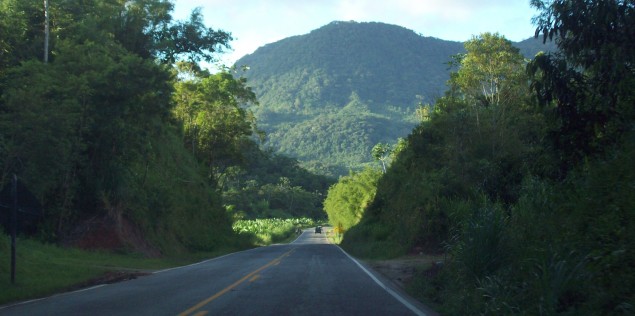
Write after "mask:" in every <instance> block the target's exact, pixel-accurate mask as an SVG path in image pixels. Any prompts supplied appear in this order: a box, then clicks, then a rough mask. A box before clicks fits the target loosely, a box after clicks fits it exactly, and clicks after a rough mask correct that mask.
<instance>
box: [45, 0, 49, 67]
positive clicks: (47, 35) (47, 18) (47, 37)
mask: <svg viewBox="0 0 635 316" xmlns="http://www.w3.org/2000/svg"><path fill="white" fill-rule="evenodd" d="M48 62H49V1H48V0H44V63H45V64H46V63H48Z"/></svg>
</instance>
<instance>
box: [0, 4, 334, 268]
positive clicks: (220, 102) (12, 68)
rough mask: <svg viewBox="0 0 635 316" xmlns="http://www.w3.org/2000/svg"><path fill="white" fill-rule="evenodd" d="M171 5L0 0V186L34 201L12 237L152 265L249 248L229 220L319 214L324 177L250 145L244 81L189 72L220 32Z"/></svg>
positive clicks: (224, 42) (222, 43)
mask: <svg viewBox="0 0 635 316" xmlns="http://www.w3.org/2000/svg"><path fill="white" fill-rule="evenodd" d="M45 3H46V2H45ZM172 10H173V4H172V3H171V2H170V1H167V0H133V1H108V0H89V1H50V4H49V6H48V7H46V8H45V7H44V6H43V3H42V1H36V0H0V187H2V188H3V189H4V191H5V192H10V191H11V189H10V188H11V183H12V179H14V176H15V177H17V179H18V181H19V183H20V186H19V187H20V188H21V190H22V191H24V192H19V193H18V194H20V195H25V196H26V195H27V194H29V193H27V192H30V195H29V196H32V197H33V199H35V200H37V201H38V203H37V204H39V205H41V207H38V210H39V209H40V208H41V214H36V212H35V211H36V210H31V211H33V212H31V214H29V213H28V212H20V219H19V221H18V222H19V226H20V233H27V232H30V233H31V234H34V237H36V238H38V239H39V240H41V241H46V242H54V243H57V244H64V245H71V246H79V247H86V248H105V249H116V250H123V251H131V252H141V253H144V254H146V255H151V256H157V255H160V254H175V253H181V252H183V251H217V250H219V249H225V248H227V249H236V247H244V246H249V241H248V240H246V239H241V238H238V236H237V235H236V234H235V233H234V232H233V230H232V222H233V220H234V219H235V218H245V217H250V218H253V217H271V216H273V215H274V214H275V215H280V216H293V215H295V216H314V217H319V216H321V212H320V209H321V201H322V193H323V192H325V190H326V188H327V187H328V186H329V184H330V182H329V181H330V180H329V179H327V178H325V177H321V176H314V175H312V174H310V173H309V172H307V171H306V170H304V169H301V168H299V166H298V163H297V161H295V160H294V159H290V158H286V157H283V156H280V155H275V154H273V153H270V152H264V151H262V150H260V148H259V146H258V141H257V137H256V136H257V135H259V134H261V133H260V131H258V130H257V129H256V127H255V122H254V117H253V114H252V113H251V112H250V111H249V110H247V109H245V108H244V107H243V106H244V105H245V104H257V99H256V96H255V95H254V93H253V92H252V91H251V89H250V88H248V87H247V86H246V81H245V80H244V78H234V76H233V75H232V74H231V73H230V72H229V70H227V71H222V72H219V73H216V74H211V73H209V72H207V71H203V70H201V69H200V68H199V67H198V66H197V64H198V62H201V61H207V62H214V59H215V55H216V54H219V53H222V51H223V50H225V49H227V48H228V47H229V43H230V41H231V40H232V38H231V36H230V34H229V33H227V32H225V31H221V30H213V29H210V28H207V27H205V25H204V24H203V17H202V16H201V14H200V11H198V10H194V11H193V12H192V14H191V16H190V18H189V19H188V20H185V21H175V20H173V19H172V17H171V12H172ZM45 12H46V14H45ZM45 30H46V31H45ZM7 195H8V194H7ZM291 201H293V202H291ZM0 204H2V205H1V206H2V207H1V212H0V220H1V222H2V228H1V229H0V230H4V231H5V232H6V233H8V232H9V231H10V230H11V229H10V228H9V224H8V223H9V215H8V214H10V212H9V209H10V205H12V203H10V202H9V201H7V199H5V198H4V195H3V200H2V203H0ZM298 205H301V207H298ZM37 215H39V217H38V216H37ZM36 226H37V229H35V228H34V227H36Z"/></svg>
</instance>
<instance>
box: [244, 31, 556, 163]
mask: <svg viewBox="0 0 635 316" xmlns="http://www.w3.org/2000/svg"><path fill="white" fill-rule="evenodd" d="M517 46H518V47H519V48H520V49H521V51H522V52H523V53H524V54H525V56H527V57H531V56H533V55H534V54H535V53H536V52H538V51H540V50H546V49H549V46H545V45H542V42H541V41H540V40H538V39H529V40H526V41H523V42H520V43H518V45H517ZM463 52H464V48H463V43H461V42H454V41H445V40H441V39H438V38H433V37H425V36H422V35H420V34H417V33H416V32H414V31H412V30H409V29H406V28H403V27H401V26H396V25H389V24H384V23H379V22H363V23H358V22H352V21H351V22H340V21H335V22H331V23H329V24H327V25H325V26H323V27H321V28H319V29H316V30H313V31H311V32H310V33H308V34H305V35H298V36H293V37H289V38H286V39H283V40H280V41H278V42H275V43H271V44H267V45H265V46H263V47H261V48H259V49H257V50H256V51H255V52H254V53H252V54H250V55H246V56H244V57H243V58H241V59H239V60H238V61H237V62H236V66H243V65H244V66H248V67H249V70H248V71H246V72H245V73H244V74H242V75H243V76H244V77H246V78H247V79H248V83H249V85H250V86H251V87H252V88H253V90H254V92H255V93H256V96H257V97H258V100H259V102H260V106H258V107H253V108H252V111H254V113H255V115H256V118H257V120H258V125H259V127H260V128H261V129H263V130H264V131H265V132H267V134H268V136H269V137H268V141H269V146H271V147H273V148H274V149H275V150H277V151H279V152H280V153H283V154H285V155H289V156H293V157H297V158H298V159H299V160H300V161H301V162H302V163H303V165H304V166H305V167H307V168H309V169H311V170H312V171H316V172H319V173H323V174H327V175H342V174H346V173H348V170H350V169H359V168H361V167H363V166H364V165H368V164H369V163H372V157H371V155H370V149H371V148H372V146H374V145H375V144H377V143H379V142H384V143H395V142H396V140H397V138H399V137H405V136H406V135H407V134H408V133H409V132H410V131H411V130H412V128H413V127H414V126H415V125H416V123H417V122H418V120H417V118H416V115H415V111H416V109H417V108H418V107H419V106H420V104H426V103H433V102H434V100H435V99H436V98H437V97H439V96H441V95H443V93H444V91H445V90H446V86H445V83H446V81H447V80H448V79H449V73H450V69H449V68H450V66H449V64H448V62H449V61H450V60H451V58H452V57H451V56H452V55H455V54H458V53H463ZM317 166H319V167H317Z"/></svg>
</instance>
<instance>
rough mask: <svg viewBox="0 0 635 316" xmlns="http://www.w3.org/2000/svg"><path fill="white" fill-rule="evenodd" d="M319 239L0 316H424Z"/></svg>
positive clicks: (309, 236) (0, 311)
mask: <svg viewBox="0 0 635 316" xmlns="http://www.w3.org/2000/svg"><path fill="white" fill-rule="evenodd" d="M380 279H381V278H379V279H378V277H377V276H374V275H373V274H372V273H369V272H368V271H367V270H365V269H364V268H362V266H361V265H360V264H359V263H357V262H356V261H354V260H353V259H352V258H350V257H349V256H348V255H347V254H346V253H345V252H344V251H342V250H341V249H340V248H339V247H337V246H334V245H331V244H328V242H327V240H326V238H325V237H324V235H323V234H315V233H313V231H312V230H305V231H304V232H303V233H302V235H300V237H298V239H297V240H296V241H295V242H293V243H291V244H288V245H273V246H269V247H261V248H256V249H251V250H247V251H242V252H237V253H234V254H231V255H227V256H224V257H220V258H216V259H212V260H208V261H204V262H201V263H198V264H194V265H190V266H186V267H180V268H176V269H170V270H164V271H159V272H157V273H154V274H152V275H149V276H145V277H141V278H138V279H136V280H131V281H126V282H121V283H117V284H110V285H104V286H99V287H96V288H91V289H87V290H83V291H78V292H73V293H67V294H61V295H57V296H53V297H50V298H46V299H42V300H37V301H31V302H27V303H23V304H18V305H13V306H8V307H3V308H0V315H196V316H200V315H259V316H262V315H417V314H419V315H426V314H427V312H426V311H425V310H423V309H421V308H423V307H422V306H420V305H418V304H417V303H416V302H413V301H411V300H410V299H409V298H407V297H406V298H404V297H405V296H403V295H400V294H397V292H398V291H396V290H394V289H391V288H390V287H388V288H385V286H383V285H382V282H381V281H379V280H380Z"/></svg>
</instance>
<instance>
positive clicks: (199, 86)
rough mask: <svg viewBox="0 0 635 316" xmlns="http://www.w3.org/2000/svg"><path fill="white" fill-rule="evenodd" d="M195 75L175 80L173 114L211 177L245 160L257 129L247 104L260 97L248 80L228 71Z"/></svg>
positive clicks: (189, 146) (186, 143) (194, 152)
mask: <svg viewBox="0 0 635 316" xmlns="http://www.w3.org/2000/svg"><path fill="white" fill-rule="evenodd" d="M196 75H197V76H198V77H196V76H195V77H193V78H185V79H183V80H180V81H178V82H177V83H176V85H175V86H176V93H175V94H174V96H173V100H174V102H175V103H176V107H175V108H174V114H175V116H176V117H177V118H178V119H179V120H180V121H181V122H182V123H183V127H184V143H185V146H186V147H188V148H189V149H190V150H191V152H192V153H193V154H195V155H196V156H197V157H198V158H199V160H200V161H201V162H203V163H204V164H205V165H206V166H208V169H209V175H210V177H211V176H213V175H214V174H215V173H218V172H220V171H222V169H224V167H227V166H229V165H236V164H239V163H240V161H241V160H242V158H241V151H242V149H243V148H244V146H245V142H248V141H249V140H248V139H247V137H248V136H250V135H252V133H253V132H254V130H255V120H254V116H253V114H252V113H251V111H248V110H246V109H245V108H244V105H246V104H248V103H253V104H257V100H256V96H255V94H254V93H253V92H252V91H251V89H250V88H249V87H247V85H246V80H245V79H244V78H239V79H236V78H234V77H233V75H232V74H231V73H229V72H228V71H223V72H219V73H217V74H214V75H209V74H206V73H198V74H196Z"/></svg>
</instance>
